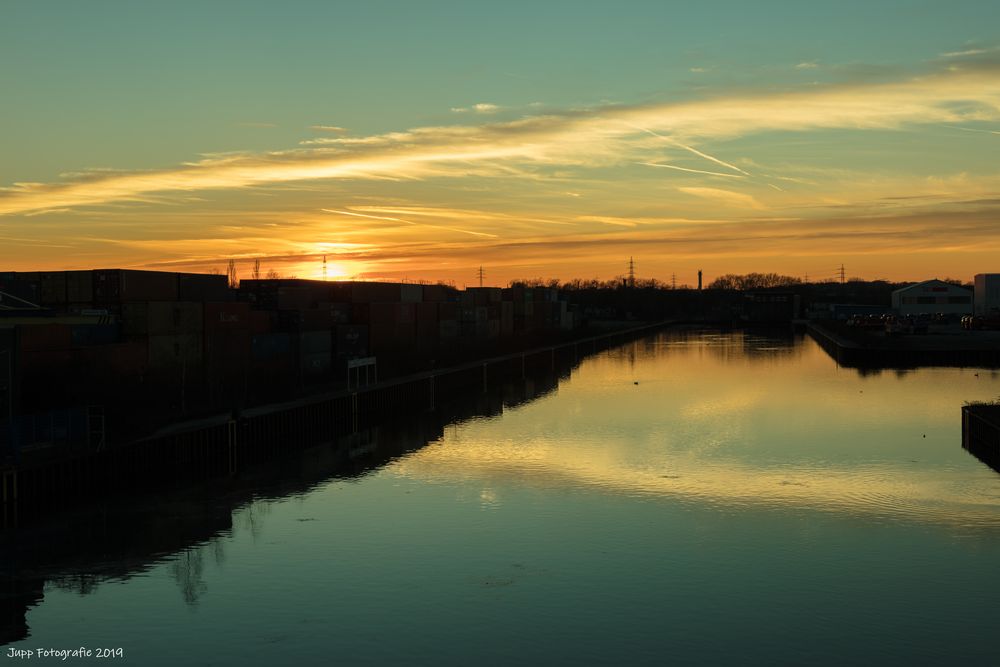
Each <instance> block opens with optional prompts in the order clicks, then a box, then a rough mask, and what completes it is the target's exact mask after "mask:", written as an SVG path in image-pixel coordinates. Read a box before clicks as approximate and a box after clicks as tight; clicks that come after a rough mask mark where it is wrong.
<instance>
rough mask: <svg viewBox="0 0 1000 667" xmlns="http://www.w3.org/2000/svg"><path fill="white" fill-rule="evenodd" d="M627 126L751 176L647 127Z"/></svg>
mask: <svg viewBox="0 0 1000 667" xmlns="http://www.w3.org/2000/svg"><path fill="white" fill-rule="evenodd" d="M625 124H626V125H628V126H629V127H634V128H635V129H637V130H642V131H643V132H648V133H649V134H651V135H653V136H654V137H659V138H660V139H663V140H664V141H669V142H670V143H672V144H674V145H675V146H678V147H680V148H683V149H684V150H686V151H690V152H692V153H694V154H695V155H697V156H698V157H701V158H704V159H706V160H710V161H712V162H714V163H715V164H718V165H722V166H723V167H726V168H727V169H732V170H733V171H738V172H740V173H741V174H743V175H744V176H749V175H750V173H749V172H746V171H743V170H742V169H740V168H739V167H737V166H736V165H734V164H729V163H728V162H724V161H722V160H720V159H719V158H717V157H712V156H711V155H709V154H708V153H702V152H701V151H700V150H698V149H697V148H693V147H691V146H688V145H687V144H682V143H681V142H679V141H677V140H676V139H672V138H671V137H665V136H663V135H662V134H657V133H656V132H653V131H652V130H650V129H647V128H645V127H642V126H640V125H633V124H632V123H629V122H625Z"/></svg>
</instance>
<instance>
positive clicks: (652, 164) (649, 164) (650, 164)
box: [636, 162, 743, 178]
mask: <svg viewBox="0 0 1000 667" xmlns="http://www.w3.org/2000/svg"><path fill="white" fill-rule="evenodd" d="M636 164H644V165H646V166H647V167H663V168H664V169H676V170H677V171H690V172H691V173H692V174H708V175H709V176H724V177H726V178H743V177H742V176H740V175H739V174H723V173H722V172H719V171H704V170H703V169H688V168H687V167H678V166H677V165H675V164H659V163H657V162H637V163H636Z"/></svg>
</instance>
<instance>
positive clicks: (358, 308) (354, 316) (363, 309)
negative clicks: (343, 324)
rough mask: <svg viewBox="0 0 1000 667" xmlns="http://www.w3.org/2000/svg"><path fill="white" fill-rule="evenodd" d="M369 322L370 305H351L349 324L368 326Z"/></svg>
mask: <svg viewBox="0 0 1000 667" xmlns="http://www.w3.org/2000/svg"><path fill="white" fill-rule="evenodd" d="M370 321H371V304H368V303H352V304H351V324H368V323H369V322H370Z"/></svg>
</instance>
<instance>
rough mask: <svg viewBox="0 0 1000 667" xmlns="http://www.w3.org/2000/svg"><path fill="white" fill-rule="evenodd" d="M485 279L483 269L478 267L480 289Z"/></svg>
mask: <svg viewBox="0 0 1000 667" xmlns="http://www.w3.org/2000/svg"><path fill="white" fill-rule="evenodd" d="M485 277H486V274H485V273H483V267H482V266H480V267H479V286H480V287H482V286H483V278H485Z"/></svg>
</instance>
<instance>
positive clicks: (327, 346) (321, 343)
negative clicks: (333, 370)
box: [299, 331, 333, 354]
mask: <svg viewBox="0 0 1000 667" xmlns="http://www.w3.org/2000/svg"><path fill="white" fill-rule="evenodd" d="M332 347H333V336H332V334H331V333H330V332H329V331H306V332H303V333H300V334H299V351H300V352H302V353H309V354H312V353H315V352H329V351H330V350H331V348H332Z"/></svg>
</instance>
